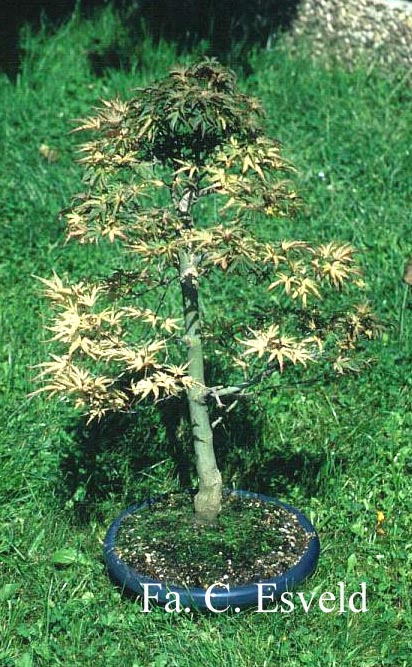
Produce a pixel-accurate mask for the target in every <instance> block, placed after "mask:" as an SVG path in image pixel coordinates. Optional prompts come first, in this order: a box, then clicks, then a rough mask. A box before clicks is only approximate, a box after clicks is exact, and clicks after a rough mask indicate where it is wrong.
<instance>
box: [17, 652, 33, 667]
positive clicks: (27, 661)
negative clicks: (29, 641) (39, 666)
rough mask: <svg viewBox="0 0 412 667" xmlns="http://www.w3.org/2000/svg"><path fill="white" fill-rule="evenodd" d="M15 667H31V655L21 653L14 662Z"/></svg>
mask: <svg viewBox="0 0 412 667" xmlns="http://www.w3.org/2000/svg"><path fill="white" fill-rule="evenodd" d="M15 665H16V667H32V665H33V657H32V655H31V653H23V655H21V656H20V658H17V660H16V662H15Z"/></svg>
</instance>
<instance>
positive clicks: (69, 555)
mask: <svg viewBox="0 0 412 667" xmlns="http://www.w3.org/2000/svg"><path fill="white" fill-rule="evenodd" d="M51 562H52V563H53V565H61V566H69V565H74V564H80V565H88V564H89V563H90V561H89V559H88V558H87V557H86V556H85V555H84V554H82V553H81V551H79V550H78V549H74V548H67V549H59V551H55V552H54V554H53V556H52V559H51Z"/></svg>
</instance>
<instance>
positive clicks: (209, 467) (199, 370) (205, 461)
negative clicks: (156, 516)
mask: <svg viewBox="0 0 412 667" xmlns="http://www.w3.org/2000/svg"><path fill="white" fill-rule="evenodd" d="M179 264H180V267H179V268H180V283H181V288H182V298H183V312H184V319H185V330H186V337H185V342H186V345H187V359H188V371H189V375H190V376H191V377H192V378H193V379H194V380H196V382H197V383H199V384H198V386H194V387H193V388H192V389H189V390H188V392H187V396H188V402H189V411H190V420H191V424H192V431H193V438H194V447H195V454H196V469H197V474H198V478H199V491H198V493H197V494H196V496H195V517H196V520H197V521H199V522H201V523H211V522H213V521H215V520H216V517H217V515H218V514H219V512H220V508H221V500H222V477H221V474H220V472H219V469H218V467H217V464H216V458H215V452H214V449H213V432H212V428H211V426H210V419H209V411H208V408H207V404H206V400H205V376H204V366H203V349H202V338H201V323H200V315H199V301H198V274H197V260H196V257H195V256H194V255H193V254H192V253H190V252H185V251H181V252H180V254H179Z"/></svg>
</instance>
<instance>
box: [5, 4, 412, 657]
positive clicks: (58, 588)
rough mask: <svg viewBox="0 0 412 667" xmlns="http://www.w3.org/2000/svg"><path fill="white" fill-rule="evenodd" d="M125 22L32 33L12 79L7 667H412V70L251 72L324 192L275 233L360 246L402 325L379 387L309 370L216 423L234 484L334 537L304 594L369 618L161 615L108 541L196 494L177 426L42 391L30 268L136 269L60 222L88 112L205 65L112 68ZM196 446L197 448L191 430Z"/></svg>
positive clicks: (374, 293)
mask: <svg viewBox="0 0 412 667" xmlns="http://www.w3.org/2000/svg"><path fill="white" fill-rule="evenodd" d="M123 31H124V28H123V27H122V25H121V24H120V23H119V21H118V20H117V18H116V15H115V14H114V13H113V12H112V10H111V9H110V7H109V8H107V9H105V11H104V12H103V13H102V14H101V16H100V18H96V19H95V20H90V21H85V20H81V19H79V18H76V17H74V18H73V19H72V20H71V21H70V22H69V23H67V24H66V25H64V26H62V27H61V28H60V29H59V30H58V31H57V32H55V33H53V34H50V33H48V32H47V30H43V31H42V32H41V33H39V34H36V35H33V34H30V33H29V32H27V33H26V34H25V35H23V43H22V46H23V48H24V57H23V60H22V69H21V74H20V75H19V76H18V78H17V80H16V81H15V82H11V81H9V80H8V79H7V78H6V77H3V78H1V79H0V105H1V109H2V115H1V118H0V127H1V130H0V139H1V145H2V156H1V161H0V201H1V206H0V221H1V230H2V238H1V244H0V308H1V310H0V317H1V319H0V393H1V406H0V411H1V420H2V422H1V423H2V428H1V433H0V457H1V468H0V524H1V526H2V530H1V533H0V665H1V666H2V667H3V666H4V667H46V666H50V667H57V666H58V665H70V667H89V666H90V667H91V666H93V667H111V666H112V665H113V666H115V665H116V666H117V665H122V666H124V667H146V666H147V667H149V666H152V667H165V666H166V665H167V666H173V665H176V666H177V667H186V666H187V667H189V666H190V667H192V666H193V667H195V665H199V664H209V665H216V666H218V665H219V666H220V665H222V667H223V666H225V667H226V666H228V667H246V666H247V667H254V666H256V667H272V666H276V665H282V667H300V666H310V667H311V666H314V667H315V666H317V665H321V666H322V667H335V666H336V667H349V666H351V667H352V666H353V667H355V666H356V667H386V666H390V665H393V666H394V667H409V665H410V664H411V658H410V656H411V655H412V610H411V583H412V574H411V572H412V562H411V561H412V538H411V535H412V518H411V514H410V506H409V498H410V496H411V491H412V489H411V482H410V480H411V472H412V470H411V461H412V457H411V446H410V442H411V436H412V414H411V402H412V399H411V391H412V374H411V364H412V335H411V326H412V293H411V288H408V287H406V286H405V285H404V284H403V283H402V280H401V278H402V272H403V266H404V264H405V262H406V260H407V259H408V257H409V256H410V255H412V220H411V204H412V202H411V199H412V189H411V179H412V166H411V165H412V161H411V155H410V153H411V151H412V148H411V138H412V135H411V128H412V105H411V101H412V89H411V87H410V80H407V79H406V78H405V77H404V78H402V77H401V76H397V77H394V78H393V79H392V80H390V79H389V78H383V77H382V76H380V75H379V74H378V73H377V72H374V71H364V70H362V69H356V70H355V71H353V72H352V73H347V72H344V71H342V70H340V69H337V68H335V69H325V68H323V67H322V66H320V65H319V64H317V65H315V64H312V63H311V62H310V61H309V60H308V59H307V58H305V56H304V55H302V56H301V57H300V58H298V57H293V58H292V57H291V56H289V55H288V54H287V53H286V52H284V51H283V50H282V49H280V48H276V49H275V50H272V51H267V52H263V53H262V52H259V53H256V54H254V55H253V54H252V55H251V59H250V63H251V73H250V75H249V76H248V78H247V79H246V78H242V79H241V85H242V87H243V88H244V89H245V90H247V91H248V92H249V93H252V94H253V95H255V96H257V97H260V98H261V99H262V101H263V104H264V106H265V108H266V110H267V113H268V125H269V128H270V132H271V133H272V134H273V136H275V137H277V138H279V139H280V140H281V141H282V143H283V145H284V152H285V154H286V155H287V156H288V157H289V158H291V159H292V161H293V162H294V163H295V165H296V166H297V168H298V171H299V173H298V176H297V178H296V180H297V186H298V187H299V189H300V192H301V194H302V195H303V197H304V200H305V207H304V209H303V210H302V212H301V213H300V214H299V215H298V216H297V218H296V219H295V220H294V221H293V222H291V221H286V220H282V221H280V222H278V223H276V225H277V226H276V227H275V228H274V229H273V230H271V234H273V237H274V238H283V237H291V238H292V237H294V238H305V239H307V240H309V241H311V240H320V241H328V240H332V239H338V240H342V241H348V242H350V243H352V244H354V245H356V247H357V248H359V250H360V251H361V263H362V266H363V270H364V273H365V277H366V281H367V284H368V298H369V300H370V301H371V302H372V303H373V306H374V309H375V311H376V312H377V314H378V315H379V317H380V318H381V320H382V321H383V322H384V323H385V332H384V335H383V337H382V339H381V340H379V341H375V342H374V343H371V344H370V346H369V356H370V357H371V358H372V360H373V363H372V364H371V365H370V367H369V368H367V370H365V371H364V372H363V373H362V374H361V375H357V376H345V377H341V378H332V379H331V378H327V377H324V378H317V379H316V377H315V378H314V381H313V383H307V384H304V383H302V384H299V385H296V384H294V382H293V375H291V376H290V383H288V382H286V385H287V386H285V388H284V390H282V391H278V392H276V393H275V392H272V393H271V392H265V393H263V394H262V395H261V396H260V397H259V399H258V400H257V401H254V402H253V404H251V405H250V406H249V408H245V409H244V410H243V411H242V413H241V414H240V413H238V414H234V426H233V427H232V428H231V429H230V430H227V431H224V430H223V429H221V431H220V432H219V433H217V449H218V453H219V459H220V462H221V466H222V468H223V471H224V477H225V481H226V483H227V485H228V486H232V485H235V486H236V487H237V488H245V489H249V490H251V491H262V492H264V493H268V494H272V495H275V496H277V497H279V498H280V499H281V500H283V501H286V502H289V503H292V504H295V505H296V506H297V507H299V508H300V509H301V510H303V511H305V512H306V513H307V515H308V516H309V517H310V519H311V520H312V521H313V522H314V524H315V525H316V526H317V528H318V531H319V534H320V538H321V543H322V554H321V559H320V563H319V567H318V570H317V572H316V573H315V575H314V576H313V577H312V578H311V579H310V580H309V581H308V582H306V584H305V585H304V586H303V588H302V590H303V591H304V592H305V594H306V597H307V598H309V597H310V595H311V593H312V592H315V593H316V594H317V595H319V594H320V593H321V592H323V591H331V592H333V593H335V594H338V583H339V582H344V585H345V589H346V591H347V595H350V594H351V593H353V592H355V591H359V590H360V585H361V582H366V588H367V605H368V611H367V612H366V613H359V614H356V613H352V612H346V613H342V614H340V613H338V612H332V613H329V614H326V613H322V612H321V611H320V609H319V607H318V606H313V607H312V608H311V609H310V611H309V612H308V613H305V611H304V610H303V609H302V606H301V605H299V604H296V608H295V610H294V611H293V613H280V612H278V613H276V612H274V613H255V612H254V611H246V612H241V613H240V614H236V615H230V616H228V615H226V614H210V615H196V614H184V613H182V614H175V613H170V614H168V613H165V612H164V611H162V610H160V609H154V610H153V611H151V612H150V613H143V612H142V608H141V606H140V605H139V603H133V602H132V601H130V600H129V599H127V598H125V597H122V596H121V595H120V594H119V592H118V591H117V590H116V589H115V588H114V587H113V586H112V584H111V583H110V582H109V581H108V578H107V575H106V573H105V569H104V566H103V562H102V557H101V546H102V540H103V537H104V534H105V531H106V529H107V526H108V524H109V523H110V521H111V519H112V518H114V517H115V516H116V515H117V514H118V513H119V511H120V510H121V509H123V508H124V507H125V506H126V505H127V504H129V503H131V502H133V501H134V500H135V499H136V498H142V497H144V496H145V495H146V494H148V493H150V494H153V493H156V492H159V491H168V490H174V489H177V488H178V481H177V479H178V478H177V469H178V467H179V463H178V458H179V453H176V452H175V451H172V450H171V448H170V447H169V445H168V444H167V429H166V427H165V415H159V413H158V411H157V410H155V409H154V408H153V409H151V410H149V411H148V412H146V413H143V412H142V415H141V417H139V419H136V418H135V417H134V418H133V419H130V418H124V419H122V420H121V423H119V419H108V420H107V421H106V422H104V423H102V424H101V425H99V426H92V427H89V428H86V426H85V421H84V420H83V419H82V418H81V417H79V415H78V414H77V413H76V412H75V411H74V410H73V409H72V408H71V407H70V405H68V404H65V403H62V402H58V401H47V400H46V399H45V398H44V397H43V396H40V397H36V398H33V399H29V398H27V394H28V392H30V391H32V390H33V376H34V375H35V371H34V370H33V369H32V366H33V365H35V364H37V363H40V362H41V361H44V360H45V357H46V353H47V348H48V344H47V342H46V339H47V337H48V334H47V331H46V332H45V330H44V324H45V322H46V320H47V317H48V311H47V308H48V305H47V304H46V303H45V302H44V301H43V300H42V298H41V296H40V289H39V283H38V282H37V281H36V280H35V279H34V278H33V275H37V276H43V277H49V276H50V274H51V272H52V270H53V269H55V270H56V271H57V272H58V273H59V274H63V275H65V274H66V275H70V277H72V278H76V279H77V278H80V277H81V276H86V277H92V276H99V275H101V274H104V273H105V272H106V271H107V269H108V268H110V267H112V268H113V269H115V268H116V262H117V256H116V249H115V248H113V247H110V246H109V245H107V246H105V245H103V244H102V245H99V246H93V247H79V246H77V245H75V244H73V243H70V244H68V245H66V246H65V245H64V238H65V236H64V229H63V227H62V225H61V224H60V222H59V219H58V212H59V211H60V210H61V209H62V208H63V207H64V206H67V204H68V202H69V201H70V196H71V195H72V194H74V193H76V192H77V191H79V188H80V169H79V167H78V166H77V165H76V164H75V162H74V157H75V146H76V142H77V137H76V136H73V135H71V134H69V130H70V129H71V127H72V124H71V119H73V118H79V117H81V116H83V115H85V114H87V113H88V111H89V110H90V107H91V106H93V105H95V104H97V103H98V100H99V98H101V97H103V98H110V97H113V96H115V95H116V94H119V95H123V96H126V95H130V94H131V90H132V88H134V87H137V86H141V85H145V84H147V83H148V82H149V81H151V80H152V79H153V78H156V77H159V76H161V75H163V74H165V73H166V72H167V71H168V69H169V68H170V67H172V66H174V65H175V64H176V62H177V61H178V60H179V59H180V60H182V59H183V60H185V61H188V60H190V59H191V58H193V57H195V54H194V55H191V56H190V55H189V56H179V57H178V56H177V55H176V53H175V51H174V49H173V47H172V46H170V45H167V44H166V43H163V42H162V43H161V44H160V45H159V46H158V47H157V48H154V47H153V45H151V43H150V40H149V39H148V38H147V37H144V36H142V39H141V41H140V42H139V43H138V44H137V45H136V46H135V47H134V48H135V53H134V55H133V56H132V58H131V60H130V68H128V69H124V70H118V69H109V70H107V71H105V72H104V75H103V76H101V75H100V76H98V75H97V74H96V73H93V68H92V62H93V59H92V58H90V57H89V56H90V54H91V52H92V51H93V48H94V46H93V44H95V41H94V40H95V38H96V35H99V36H100V37H101V38H102V39H103V41H104V42H105V43H107V44H108V45H110V44H111V43H112V42H113V41H116V40H117V41H119V40H121V39H123V38H124V32H123ZM105 40H106V41H105ZM222 294H223V297H221V300H220V301H219V299H216V301H215V303H214V305H213V306H212V307H213V308H215V309H216V311H215V312H216V313H217V314H218V312H219V308H220V310H221V312H222V314H225V313H227V312H228V311H230V312H231V314H233V316H236V312H237V309H239V308H241V307H242V304H239V303H238V302H239V299H237V300H236V294H235V293H232V294H231V292H230V289H229V288H225V291H224V292H223V293H222ZM228 304H231V306H228ZM239 312H240V313H241V310H240V311H239ZM313 375H315V376H316V373H314V374H313ZM181 439H182V445H181V446H182V449H183V451H184V452H185V453H188V452H189V454H190V444H189V443H188V437H187V432H186V431H185V430H184V429H183V430H182V433H181ZM181 458H182V456H181V454H180V460H181ZM184 472H185V473H186V476H187V478H188V480H189V481H190V479H192V480H193V481H194V477H193V469H192V468H191V467H190V466H187V467H186V468H185V471H184ZM378 511H379V512H383V513H384V515H385V519H384V522H383V523H382V524H381V525H379V526H377V513H378ZM377 528H379V530H377ZM63 561H65V562H66V564H63Z"/></svg>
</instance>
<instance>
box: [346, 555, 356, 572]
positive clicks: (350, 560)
mask: <svg viewBox="0 0 412 667" xmlns="http://www.w3.org/2000/svg"><path fill="white" fill-rule="evenodd" d="M357 563H358V559H357V556H356V554H351V555H350V556H349V558H348V561H347V564H346V574H347V575H348V574H351V572H353V570H354V569H355V567H356V565H357Z"/></svg>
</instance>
